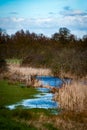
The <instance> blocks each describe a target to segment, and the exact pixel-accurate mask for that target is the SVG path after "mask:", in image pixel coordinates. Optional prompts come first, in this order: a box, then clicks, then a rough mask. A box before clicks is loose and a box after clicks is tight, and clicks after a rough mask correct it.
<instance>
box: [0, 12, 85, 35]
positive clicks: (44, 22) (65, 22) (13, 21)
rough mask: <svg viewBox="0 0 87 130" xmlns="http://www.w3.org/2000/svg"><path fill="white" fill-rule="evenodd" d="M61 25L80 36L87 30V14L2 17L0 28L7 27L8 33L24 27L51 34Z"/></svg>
mask: <svg viewBox="0 0 87 130" xmlns="http://www.w3.org/2000/svg"><path fill="white" fill-rule="evenodd" d="M74 13H78V14H81V12H80V10H77V11H74ZM60 27H67V28H68V29H70V30H71V32H75V34H76V35H78V36H81V34H82V35H84V33H86V31H87V15H73V16H72V15H65V16H62V15H60V16H59V15H58V17H57V16H56V17H48V18H21V17H20V18H17V17H12V18H11V17H7V18H6V17H4V18H0V28H3V29H6V30H7V33H14V32H16V31H17V30H21V29H24V30H29V31H30V32H32V31H33V32H35V33H44V34H45V35H51V34H53V33H55V32H58V29H59V28H60Z"/></svg>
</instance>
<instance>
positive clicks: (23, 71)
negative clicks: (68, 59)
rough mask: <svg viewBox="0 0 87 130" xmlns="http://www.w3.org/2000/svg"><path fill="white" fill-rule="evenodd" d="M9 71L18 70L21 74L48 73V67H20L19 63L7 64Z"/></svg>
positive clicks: (49, 71) (49, 72)
mask: <svg viewBox="0 0 87 130" xmlns="http://www.w3.org/2000/svg"><path fill="white" fill-rule="evenodd" d="M9 71H10V72H12V73H15V72H18V73H20V74H22V75H50V74H51V70H50V69H44V68H32V67H20V66H19V65H13V64H9Z"/></svg>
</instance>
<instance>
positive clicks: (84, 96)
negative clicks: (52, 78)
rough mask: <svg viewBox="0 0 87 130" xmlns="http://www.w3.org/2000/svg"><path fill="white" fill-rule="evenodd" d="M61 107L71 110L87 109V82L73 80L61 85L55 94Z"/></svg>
mask: <svg viewBox="0 0 87 130" xmlns="http://www.w3.org/2000/svg"><path fill="white" fill-rule="evenodd" d="M55 98H56V100H58V102H59V103H60V107H61V108H62V109H65V110H71V111H80V112H81V111H84V110H87V84H86V83H84V82H80V81H79V82H76V81H73V82H72V83H71V84H66V85H65V86H63V87H61V88H60V89H59V91H58V93H57V94H56V95H55Z"/></svg>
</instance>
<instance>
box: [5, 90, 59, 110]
mask: <svg viewBox="0 0 87 130" xmlns="http://www.w3.org/2000/svg"><path fill="white" fill-rule="evenodd" d="M38 90H39V91H40V92H43V93H42V94H39V95H35V98H34V99H25V100H22V101H21V102H19V103H16V104H13V105H9V106H7V108H9V109H10V110H13V109H16V108H17V107H20V106H21V107H22V108H26V109H29V108H45V109H48V108H57V107H58V103H57V102H55V101H53V100H52V98H53V94H52V93H48V92H49V89H47V88H38Z"/></svg>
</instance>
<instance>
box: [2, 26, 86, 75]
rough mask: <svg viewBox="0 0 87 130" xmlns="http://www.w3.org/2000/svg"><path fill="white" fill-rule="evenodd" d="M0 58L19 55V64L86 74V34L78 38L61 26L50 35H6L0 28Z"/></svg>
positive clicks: (55, 71)
mask: <svg viewBox="0 0 87 130" xmlns="http://www.w3.org/2000/svg"><path fill="white" fill-rule="evenodd" d="M0 58H2V59H8V58H19V59H22V63H21V65H23V66H32V67H49V68H52V70H53V73H54V74H55V75H59V74H60V73H61V72H65V73H67V72H70V73H73V74H75V75H77V76H80V77H81V76H85V75H86V74H87V35H84V36H83V38H81V39H78V38H77V37H76V36H75V35H74V34H71V33H70V30H69V29H67V28H65V27H63V28H60V29H59V31H58V33H54V34H53V35H52V36H51V38H49V37H46V36H45V35H43V34H39V35H38V34H36V33H30V32H29V31H23V30H20V31H17V32H16V33H15V34H14V35H11V36H9V35H8V34H6V33H5V31H3V30H2V29H0Z"/></svg>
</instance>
